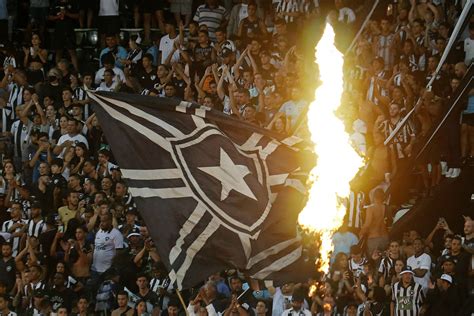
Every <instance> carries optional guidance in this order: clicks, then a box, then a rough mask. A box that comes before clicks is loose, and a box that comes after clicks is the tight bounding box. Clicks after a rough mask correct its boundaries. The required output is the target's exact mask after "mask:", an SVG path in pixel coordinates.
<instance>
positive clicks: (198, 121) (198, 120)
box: [191, 115, 206, 129]
mask: <svg viewBox="0 0 474 316" xmlns="http://www.w3.org/2000/svg"><path fill="white" fill-rule="evenodd" d="M191 118H192V119H193V121H194V124H196V128H198V129H200V128H203V127H204V126H206V122H204V120H203V119H202V118H200V117H199V116H196V115H191Z"/></svg>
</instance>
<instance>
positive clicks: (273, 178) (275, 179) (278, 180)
mask: <svg viewBox="0 0 474 316" xmlns="http://www.w3.org/2000/svg"><path fill="white" fill-rule="evenodd" d="M286 178H288V173H282V174H273V175H270V176H268V184H269V185H270V186H272V185H280V184H283V183H285V181H286Z"/></svg>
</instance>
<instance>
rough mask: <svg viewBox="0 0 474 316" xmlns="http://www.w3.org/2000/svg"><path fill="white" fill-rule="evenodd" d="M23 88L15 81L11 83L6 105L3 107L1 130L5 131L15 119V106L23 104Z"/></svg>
mask: <svg viewBox="0 0 474 316" xmlns="http://www.w3.org/2000/svg"><path fill="white" fill-rule="evenodd" d="M23 90H24V88H23V87H22V86H19V85H17V84H16V83H15V84H13V85H12V88H11V90H10V96H9V97H8V102H7V105H6V106H5V108H4V109H3V120H2V123H3V128H2V130H3V132H7V131H8V127H9V125H10V124H11V123H12V122H13V121H14V120H16V119H17V116H16V108H17V106H19V105H21V104H23ZM7 122H8V123H7Z"/></svg>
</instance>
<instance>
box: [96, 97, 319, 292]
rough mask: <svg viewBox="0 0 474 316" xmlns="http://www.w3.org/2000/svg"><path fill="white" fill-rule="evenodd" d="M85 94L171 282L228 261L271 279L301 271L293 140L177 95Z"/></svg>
mask: <svg viewBox="0 0 474 316" xmlns="http://www.w3.org/2000/svg"><path fill="white" fill-rule="evenodd" d="M89 97H90V98H91V99H92V100H94V101H95V105H94V107H95V108H94V110H95V112H96V113H97V116H98V118H99V121H100V125H101V127H102V129H103V130H104V133H105V135H106V138H107V140H108V142H109V144H110V147H111V150H112V152H113V153H114V156H115V157H116V160H117V162H118V164H119V165H120V168H121V171H122V174H123V177H124V179H125V181H126V182H127V183H128V185H129V188H130V192H131V194H132V196H133V197H134V199H135V201H136V204H137V208H138V209H139V211H140V213H141V215H142V217H143V219H144V220H145V222H146V225H147V227H148V230H149V232H150V235H151V237H152V238H153V240H154V242H155V244H156V245H157V249H158V252H159V254H160V256H161V259H162V260H163V263H164V264H165V265H166V267H167V268H168V271H169V273H170V274H169V277H170V279H171V281H172V282H173V283H174V284H175V285H176V286H177V287H178V288H188V287H192V286H194V285H196V284H197V283H199V282H200V281H202V280H203V279H205V278H206V277H207V276H209V275H211V274H213V273H215V272H218V271H221V270H224V269H228V268H238V269H240V270H242V271H244V272H245V274H246V275H248V276H250V277H252V278H254V279H261V280H274V281H277V282H286V281H290V280H292V281H295V280H296V279H300V280H301V279H303V278H305V277H307V276H306V275H303V271H302V270H300V269H301V267H300V266H299V264H301V262H302V261H303V260H302V246H301V237H300V236H299V234H298V232H297V225H296V223H297V216H298V213H299V212H300V211H301V209H302V208H303V206H304V203H305V194H306V189H305V185H304V183H305V180H306V176H307V173H308V170H310V168H311V166H304V164H305V163H308V161H313V159H311V158H312V157H309V156H310V153H309V152H308V151H306V150H303V149H302V146H301V143H300V140H299V139H298V138H296V137H287V138H285V137H283V136H281V135H275V134H273V133H271V132H270V131H268V130H264V129H260V128H258V127H255V126H253V125H250V124H247V123H245V122H242V121H240V120H237V119H234V118H232V117H230V116H228V115H225V114H223V113H220V112H216V111H214V110H210V109H209V108H206V107H200V106H199V105H196V104H192V103H189V102H180V101H178V100H174V99H164V98H156V97H148V96H140V95H130V94H115V93H110V92H99V93H89ZM298 146H300V147H301V148H300V147H298ZM297 265H298V266H297Z"/></svg>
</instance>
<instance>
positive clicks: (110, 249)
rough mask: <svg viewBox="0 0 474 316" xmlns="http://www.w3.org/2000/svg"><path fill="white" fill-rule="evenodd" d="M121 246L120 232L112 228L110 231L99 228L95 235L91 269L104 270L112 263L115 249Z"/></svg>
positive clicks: (121, 237)
mask: <svg viewBox="0 0 474 316" xmlns="http://www.w3.org/2000/svg"><path fill="white" fill-rule="evenodd" d="M122 248H123V236H122V233H121V232H120V231H119V230H118V229H116V228H112V230H110V231H104V230H102V229H100V230H99V231H98V232H97V234H96V235H95V240H94V255H93V257H92V270H93V271H96V272H100V273H102V272H105V271H106V270H107V269H108V268H110V266H111V265H112V259H113V258H114V257H115V253H116V249H122Z"/></svg>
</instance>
